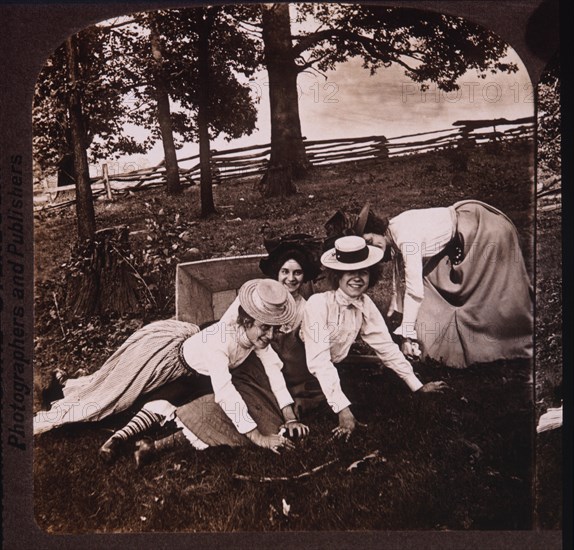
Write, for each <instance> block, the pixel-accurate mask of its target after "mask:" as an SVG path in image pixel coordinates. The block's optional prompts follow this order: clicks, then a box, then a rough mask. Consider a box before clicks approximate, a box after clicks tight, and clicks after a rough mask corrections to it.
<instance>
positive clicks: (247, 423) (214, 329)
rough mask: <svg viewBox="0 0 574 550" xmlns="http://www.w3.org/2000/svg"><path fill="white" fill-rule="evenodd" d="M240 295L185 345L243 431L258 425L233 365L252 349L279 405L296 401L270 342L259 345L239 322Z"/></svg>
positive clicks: (190, 361) (189, 358)
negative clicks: (239, 387) (238, 385)
mask: <svg viewBox="0 0 574 550" xmlns="http://www.w3.org/2000/svg"><path fill="white" fill-rule="evenodd" d="M238 308H239V299H236V300H235V301H234V302H233V303H232V304H231V306H229V308H228V310H227V311H226V312H225V313H224V314H223V317H222V318H221V320H220V321H219V322H218V323H215V324H213V325H211V326H209V327H207V328H205V329H203V330H202V331H201V332H198V333H197V334H194V335H193V336H191V337H190V338H188V339H187V340H186V341H185V342H184V343H183V345H182V353H183V356H184V358H185V361H186V362H187V364H188V365H189V366H190V367H191V368H192V369H193V370H195V371H196V372H198V373H200V374H203V375H207V376H209V377H210V378H211V384H212V386H213V393H214V396H215V401H216V403H218V404H219V405H220V406H221V408H222V409H223V410H224V412H225V413H226V414H227V416H228V417H229V418H230V419H231V421H232V422H233V424H234V425H235V427H236V428H237V431H238V432H239V433H242V434H244V433H247V432H250V431H251V430H253V429H255V428H256V427H257V424H256V422H255V421H254V420H253V418H252V417H251V415H250V414H249V412H248V410H247V405H246V404H245V401H244V400H243V398H242V397H241V395H240V393H239V392H238V391H237V389H236V388H235V386H234V385H233V383H232V381H231V372H230V369H234V368H236V367H238V366H239V365H241V363H242V362H243V361H245V359H246V358H247V356H248V355H249V354H250V353H251V351H253V350H255V354H256V355H257V356H258V357H259V359H260V360H261V363H262V364H263V367H264V368H265V373H266V374H267V377H268V378H269V383H270V385H271V390H272V391H273V394H274V395H275V397H276V399H277V403H278V405H279V408H281V409H282V408H283V407H286V406H287V405H290V404H292V403H293V398H292V397H291V394H290V393H289V391H288V390H287V386H286V385H285V379H284V378H283V373H282V372H281V370H282V368H283V363H282V362H281V359H279V356H278V355H277V354H276V353H275V351H273V349H272V348H271V347H270V346H267V347H266V348H264V349H255V348H254V347H253V345H252V344H251V343H250V342H249V340H247V337H246V335H245V329H244V328H243V327H241V326H240V325H238V324H237V312H238Z"/></svg>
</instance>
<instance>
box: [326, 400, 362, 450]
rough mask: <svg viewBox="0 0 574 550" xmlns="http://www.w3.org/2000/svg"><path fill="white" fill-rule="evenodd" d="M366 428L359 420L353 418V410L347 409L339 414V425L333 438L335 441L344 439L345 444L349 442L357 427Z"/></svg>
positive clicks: (334, 430) (334, 431)
mask: <svg viewBox="0 0 574 550" xmlns="http://www.w3.org/2000/svg"><path fill="white" fill-rule="evenodd" d="M358 425H359V426H365V424H360V423H359V422H357V419H356V418H355V417H354V416H353V413H352V412H351V409H349V407H346V408H345V409H343V410H342V411H340V412H339V425H338V426H337V427H336V428H334V429H333V431H332V433H333V437H334V438H335V439H341V438H343V439H344V440H345V442H347V441H349V438H350V437H351V434H352V433H353V431H354V430H355V428H356V427H357V426H358Z"/></svg>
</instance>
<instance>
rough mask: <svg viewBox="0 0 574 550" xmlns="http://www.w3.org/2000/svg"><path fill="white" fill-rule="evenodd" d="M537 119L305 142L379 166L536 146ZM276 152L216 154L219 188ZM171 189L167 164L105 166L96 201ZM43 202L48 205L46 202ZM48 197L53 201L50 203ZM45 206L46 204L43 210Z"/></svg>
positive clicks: (195, 178) (189, 174)
mask: <svg viewBox="0 0 574 550" xmlns="http://www.w3.org/2000/svg"><path fill="white" fill-rule="evenodd" d="M534 128H535V119H534V117H528V118H520V119H515V120H507V119H504V118H501V119H494V120H461V121H457V122H454V123H453V125H452V127H451V128H447V129H445V130H435V131H430V132H422V133H416V134H408V135H402V136H396V137H390V138H387V137H386V136H382V135H379V136H368V137H358V138H338V139H326V140H315V141H305V149H306V152H307V156H308V159H309V161H310V163H311V164H312V165H313V166H327V165H333V164H339V163H345V162H354V163H357V162H375V161H383V160H385V159H387V158H392V157H399V156H404V155H416V154H421V153H428V152H431V151H440V150H446V149H456V148H460V147H465V146H473V145H481V144H486V143H492V142H505V141H517V140H522V141H532V140H533V139H534ZM270 152H271V148H270V144H264V145H253V146H250V147H239V148H234V149H226V150H222V151H217V150H212V151H211V167H212V175H213V179H214V182H216V183H224V182H225V181H227V180H240V179H244V178H250V177H254V176H261V175H263V174H264V173H265V171H266V169H267V165H268V162H269V155H270ZM178 164H179V173H180V177H181V181H182V184H183V185H195V184H198V183H199V181H200V167H199V155H193V156H190V157H185V158H181V159H178ZM164 184H165V166H164V165H163V162H162V163H160V164H159V165H157V166H154V167H151V168H145V169H141V170H135V171H130V172H126V173H120V174H113V173H109V171H108V166H107V165H106V164H103V165H102V175H101V176H99V177H95V178H92V180H91V185H92V192H93V195H94V197H98V196H101V195H106V196H107V197H108V198H109V199H111V198H112V196H113V194H125V193H126V192H128V191H132V192H133V191H138V190H141V189H149V188H150V187H156V186H161V185H164ZM70 192H71V193H74V192H75V186H74V185H68V186H60V187H48V188H42V189H39V190H38V198H37V199H36V198H35V203H36V202H37V207H36V209H47V208H50V209H51V208H60V207H64V206H67V205H69V204H73V203H74V201H75V199H73V198H72V199H69V193H70ZM62 193H66V194H67V197H68V200H65V201H61V202H55V198H56V197H57V196H58V195H60V194H62ZM40 196H42V199H41V198H40ZM46 196H47V200H46ZM42 201H43V204H42Z"/></svg>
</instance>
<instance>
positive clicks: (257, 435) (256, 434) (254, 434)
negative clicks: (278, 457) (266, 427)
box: [245, 428, 295, 454]
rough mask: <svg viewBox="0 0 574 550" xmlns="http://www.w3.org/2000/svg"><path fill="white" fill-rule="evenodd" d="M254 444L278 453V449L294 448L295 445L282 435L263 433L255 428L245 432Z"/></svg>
mask: <svg viewBox="0 0 574 550" xmlns="http://www.w3.org/2000/svg"><path fill="white" fill-rule="evenodd" d="M245 435H246V436H247V437H248V438H249V439H250V440H251V441H252V442H253V443H255V445H257V446H258V447H263V448H264V449H269V450H271V451H273V452H274V453H275V454H279V449H281V448H286V449H294V448H295V445H293V443H292V442H291V441H289V440H288V439H287V438H286V437H283V436H282V435H279V434H277V435H263V434H262V433H261V432H260V431H259V430H258V429H257V428H256V429H255V430H251V431H250V432H247V433H246V434H245Z"/></svg>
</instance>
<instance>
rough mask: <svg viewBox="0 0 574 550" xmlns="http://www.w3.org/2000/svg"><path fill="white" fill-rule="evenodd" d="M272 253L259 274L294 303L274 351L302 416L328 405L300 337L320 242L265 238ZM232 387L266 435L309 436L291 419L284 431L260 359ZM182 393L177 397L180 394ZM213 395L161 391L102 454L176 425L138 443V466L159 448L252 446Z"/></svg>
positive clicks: (248, 363) (253, 358)
mask: <svg viewBox="0 0 574 550" xmlns="http://www.w3.org/2000/svg"><path fill="white" fill-rule="evenodd" d="M265 247H266V248H267V250H268V252H269V254H268V256H267V257H265V258H262V259H261V261H260V263H259V267H260V269H261V271H262V272H263V273H264V274H265V275H267V276H268V277H271V278H272V279H275V280H277V281H278V282H280V283H281V284H282V285H283V286H284V287H285V289H286V290H287V291H288V292H289V294H290V295H291V296H292V297H293V300H294V302H295V308H296V314H295V316H294V319H293V320H292V321H291V322H290V323H286V324H284V325H282V326H281V327H280V328H279V327H278V329H277V330H275V331H274V334H273V339H272V341H271V347H272V348H273V350H274V351H275V352H276V353H277V355H278V356H279V358H280V359H281V362H282V363H283V371H282V372H283V376H284V378H285V382H286V384H287V389H288V390H289V393H290V394H291V396H292V397H293V399H294V408H295V410H296V411H297V414H298V416H299V417H300V415H301V414H302V413H303V412H306V411H308V410H310V409H311V408H313V407H316V406H318V405H319V404H320V403H323V402H324V401H325V397H324V395H323V393H322V392H321V387H320V386H319V383H318V382H317V379H316V378H315V377H314V376H313V375H311V373H310V372H309V370H308V369H307V365H306V362H305V347H304V345H303V343H302V341H301V339H300V338H299V329H300V327H301V321H302V320H303V311H304V309H305V304H306V300H305V298H304V297H303V294H302V292H301V291H302V288H303V285H304V284H305V283H307V282H310V281H312V280H313V279H315V278H316V277H317V276H318V275H319V273H320V271H321V264H320V263H319V259H318V255H319V253H320V247H321V244H320V241H318V240H317V239H315V238H314V237H312V236H311V235H307V234H289V235H283V236H281V237H278V238H276V239H266V240H265ZM232 379H233V385H234V386H235V387H236V389H237V390H238V392H239V393H240V395H241V396H242V397H243V399H244V400H245V402H246V404H247V409H248V411H249V412H250V414H251V416H252V417H253V418H254V419H255V420H256V422H257V425H258V427H259V430H260V431H262V433H274V434H276V433H278V431H279V430H280V429H281V428H282V427H284V428H285V429H286V431H287V433H288V434H289V435H290V436H305V435H306V434H307V431H308V430H307V428H306V427H305V426H304V425H302V424H299V423H297V422H295V421H294V419H291V421H290V422H289V423H288V424H285V425H283V426H282V423H283V422H282V420H283V419H282V415H281V411H280V410H279V409H278V407H277V402H276V400H275V399H273V395H272V393H270V390H269V388H268V384H266V383H265V376H264V371H263V368H262V365H261V361H260V360H259V358H258V357H257V355H256V354H253V353H252V354H250V355H249V356H248V357H247V358H246V359H245V361H244V362H243V363H242V366H241V369H235V370H233V371H232ZM178 393H179V392H178ZM214 404H215V401H214V397H213V395H211V396H210V395H205V396H201V397H200V398H199V399H197V396H195V395H194V396H191V395H188V396H187V399H185V398H183V399H179V398H178V397H177V396H176V397H175V399H174V396H173V394H172V393H170V392H169V390H168V389H167V388H166V391H164V390H160V391H159V392H156V393H155V394H153V395H150V399H149V402H148V403H146V404H145V405H144V406H143V408H142V410H141V411H139V412H138V413H137V414H136V415H135V416H134V417H133V418H132V420H131V421H130V422H129V423H128V424H127V425H126V426H125V427H124V428H123V429H121V430H119V431H118V432H116V433H115V434H114V435H113V436H112V438H111V439H110V441H109V443H108V442H106V444H105V445H104V447H102V450H101V452H100V454H101V456H102V457H103V458H104V459H108V458H111V456H110V453H111V451H110V450H109V447H110V445H112V443H113V442H115V441H119V440H122V441H127V440H128V439H132V438H134V437H135V436H136V435H138V434H141V433H143V432H145V431H147V430H148V429H149V428H151V427H152V425H154V424H163V423H164V422H166V421H167V420H174V421H175V424H176V426H177V427H178V428H179V429H180V430H181V431H180V432H179V433H176V434H175V435H174V436H172V437H171V436H170V437H168V438H164V439H162V440H160V441H157V442H155V443H154V442H152V441H151V440H149V439H146V440H142V441H139V442H137V443H136V448H137V450H136V452H135V457H136V462H137V463H138V464H139V463H140V462H142V461H144V459H145V458H149V457H150V456H151V455H152V454H154V452H155V451H156V450H157V449H160V448H161V449H164V448H165V447H171V446H173V445H178V444H180V443H182V444H183V443H185V442H186V441H187V442H189V443H191V444H192V445H193V446H194V447H195V448H198V449H202V448H205V447H206V446H215V445H229V446H240V445H245V444H246V443H249V441H248V440H247V439H246V438H245V437H244V436H241V434H239V433H238V432H237V431H236V430H234V429H233V426H232V425H231V423H230V422H229V421H228V419H227V418H226V416H225V414H223V412H222V411H221V410H218V408H217V407H214Z"/></svg>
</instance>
